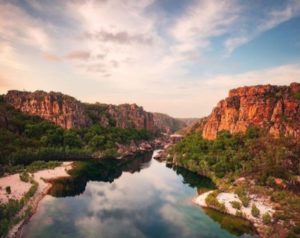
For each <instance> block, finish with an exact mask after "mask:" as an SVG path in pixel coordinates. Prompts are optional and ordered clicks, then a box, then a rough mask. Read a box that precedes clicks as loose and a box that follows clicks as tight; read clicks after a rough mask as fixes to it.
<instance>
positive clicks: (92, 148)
mask: <svg viewBox="0 0 300 238" xmlns="http://www.w3.org/2000/svg"><path fill="white" fill-rule="evenodd" d="M150 138H152V135H151V134H150V133H149V132H147V131H146V130H136V129H133V128H128V129H122V128H114V127H110V128H102V127H100V126H99V124H97V123H95V124H94V125H92V126H90V127H88V128H82V129H70V130H64V129H62V128H60V127H58V126H56V125H55V124H53V123H51V122H48V121H45V120H43V119H41V118H39V117H35V116H28V115H25V114H24V113H22V112H20V111H18V110H15V109H14V108H13V107H12V106H10V105H8V104H6V103H5V102H4V100H3V97H0V175H1V173H3V172H4V171H6V170H7V169H8V168H11V167H12V166H17V165H27V164H30V163H31V162H33V161H37V160H45V161H50V160H66V159H72V160H74V159H82V158H89V157H90V156H91V155H92V154H93V153H94V152H97V151H101V152H102V154H103V155H108V156H109V155H114V156H115V155H116V154H117V151H116V143H121V144H128V143H130V142H131V141H132V140H134V141H140V140H148V139H150Z"/></svg>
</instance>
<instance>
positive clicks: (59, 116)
mask: <svg viewBox="0 0 300 238" xmlns="http://www.w3.org/2000/svg"><path fill="white" fill-rule="evenodd" d="M5 101H6V102H7V103H9V104H11V105H12V106H14V107H15V108H16V109H19V110H20V111H22V112H24V113H27V114H30V115H36V116H40V117H42V118H44V119H46V120H49V121H52V122H54V123H55V124H57V125H59V126H61V127H63V128H66V129H69V128H80V127H85V126H88V125H89V124H90V122H91V121H90V119H89V118H88V117H87V116H86V113H85V111H84V107H83V106H82V104H81V103H80V102H79V101H78V100H76V99H75V98H73V97H70V96H67V95H64V94H62V93H56V92H50V93H46V92H43V91H35V92H33V93H31V92H24V91H16V90H12V91H9V92H8V93H7V94H6V96H5Z"/></svg>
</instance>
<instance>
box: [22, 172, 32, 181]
mask: <svg viewBox="0 0 300 238" xmlns="http://www.w3.org/2000/svg"><path fill="white" fill-rule="evenodd" d="M20 179H21V181H23V182H25V183H28V182H29V180H30V175H29V174H28V173H27V172H26V171H24V172H22V173H21V174H20Z"/></svg>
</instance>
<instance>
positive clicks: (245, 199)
mask: <svg viewBox="0 0 300 238" xmlns="http://www.w3.org/2000/svg"><path fill="white" fill-rule="evenodd" d="M240 200H241V202H242V204H243V206H244V207H248V206H249V204H250V199H249V198H248V197H247V196H242V197H240Z"/></svg>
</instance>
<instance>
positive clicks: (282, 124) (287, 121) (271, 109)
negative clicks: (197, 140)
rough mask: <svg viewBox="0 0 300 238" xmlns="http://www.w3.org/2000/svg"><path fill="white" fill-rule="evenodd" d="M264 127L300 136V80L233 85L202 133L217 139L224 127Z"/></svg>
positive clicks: (233, 130)
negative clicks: (234, 87)
mask: <svg viewBox="0 0 300 238" xmlns="http://www.w3.org/2000/svg"><path fill="white" fill-rule="evenodd" d="M249 126H257V127H261V128H265V129H267V130H268V131H269V133H270V134H271V135H273V136H275V137H278V136H279V135H281V134H283V135H286V136H292V137H296V138H300V84H299V83H292V84H291V85H290V86H272V85H262V86H252V87H241V88H237V89H233V90H231V91H230V92H229V96H228V97H227V98H226V99H224V100H222V101H220V102H219V103H218V105H217V106H216V107H215V108H214V109H213V111H212V113H211V114H210V115H209V116H208V117H207V119H206V122H205V123H204V124H203V125H201V130H202V134H203V137H204V138H206V139H215V138H216V136H217V133H218V132H219V131H221V130H227V131H229V132H231V133H237V132H242V133H243V132H245V131H246V130H247V128H248V127H249Z"/></svg>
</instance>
